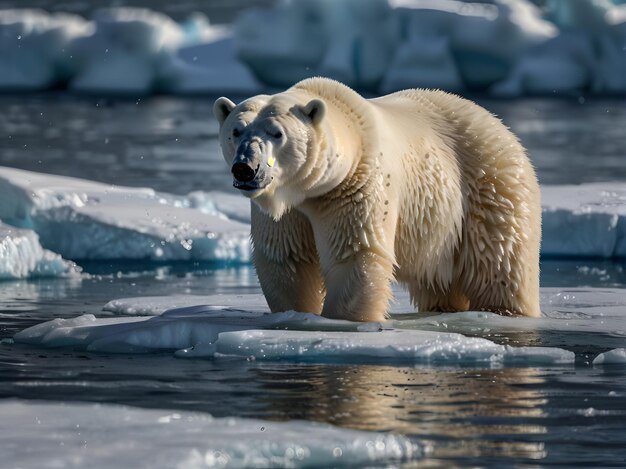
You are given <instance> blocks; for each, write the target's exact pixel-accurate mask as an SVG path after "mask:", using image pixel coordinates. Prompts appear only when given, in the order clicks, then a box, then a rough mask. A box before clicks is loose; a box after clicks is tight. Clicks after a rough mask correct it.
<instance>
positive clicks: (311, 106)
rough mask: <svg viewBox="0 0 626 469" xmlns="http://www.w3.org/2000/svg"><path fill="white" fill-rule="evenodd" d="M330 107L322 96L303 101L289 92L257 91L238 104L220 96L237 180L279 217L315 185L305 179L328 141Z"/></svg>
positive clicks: (224, 137)
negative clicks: (323, 128)
mask: <svg viewBox="0 0 626 469" xmlns="http://www.w3.org/2000/svg"><path fill="white" fill-rule="evenodd" d="M325 111H326V107H325V104H324V102H323V101H322V100H320V99H310V100H304V101H303V100H302V99H298V98H297V97H296V96H293V95H290V94H287V93H283V94H278V95H274V96H266V95H261V96H256V97H254V98H250V99H248V100H246V101H243V102H242V103H240V104H239V105H235V103H233V102H232V101H231V100H229V99H228V98H224V97H222V98H219V99H218V100H217V101H215V104H214V106H213V112H214V114H215V117H216V118H217V120H218V122H219V124H220V135H219V138H220V145H221V147H222V153H223V155H224V159H225V160H226V163H227V164H228V165H229V167H230V168H231V172H232V175H233V186H234V187H235V188H237V189H239V191H240V192H242V193H243V194H244V195H245V196H247V197H249V198H251V199H254V201H255V202H256V203H257V204H258V205H259V207H260V208H261V209H262V210H264V211H265V212H266V213H268V214H270V215H272V216H273V217H274V218H275V219H279V218H280V217H281V216H282V215H283V214H284V213H285V212H286V211H288V210H289V209H290V208H292V207H294V206H297V205H299V204H301V203H302V202H303V201H304V200H305V199H306V198H307V197H308V196H310V195H311V193H312V191H313V192H314V191H315V189H316V188H315V187H314V186H315V184H313V185H310V184H306V183H304V180H305V179H306V177H307V176H308V175H309V174H310V172H311V168H312V167H315V166H316V164H315V163H316V160H317V158H318V157H319V155H318V152H319V148H320V144H321V142H322V141H324V135H323V132H322V131H321V129H320V127H321V123H322V121H323V119H324V114H325ZM303 183H304V184H303Z"/></svg>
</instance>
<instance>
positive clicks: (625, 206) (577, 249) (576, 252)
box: [541, 182, 626, 258]
mask: <svg viewBox="0 0 626 469" xmlns="http://www.w3.org/2000/svg"><path fill="white" fill-rule="evenodd" d="M541 193H542V205H543V223H542V242H541V253H542V255H543V256H546V255H548V256H572V257H576V256H588V257H621V258H623V257H625V256H626V185H624V184H621V183H604V182H602V183H589V184H582V185H579V186H543V187H542V188H541Z"/></svg>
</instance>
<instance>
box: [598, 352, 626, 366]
mask: <svg viewBox="0 0 626 469" xmlns="http://www.w3.org/2000/svg"><path fill="white" fill-rule="evenodd" d="M593 364H594V365H626V348H616V349H613V350H609V351H608V352H604V353H601V354H600V355H598V356H597V357H596V358H594V360H593Z"/></svg>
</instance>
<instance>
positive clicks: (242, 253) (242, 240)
mask: <svg viewBox="0 0 626 469" xmlns="http://www.w3.org/2000/svg"><path fill="white" fill-rule="evenodd" d="M0 195H1V197H2V205H0V220H2V221H4V222H5V223H7V224H10V225H13V226H16V227H20V228H27V229H32V230H33V231H35V232H36V233H37V234H38V235H39V239H40V241H41V244H42V246H44V247H45V248H46V249H49V250H51V251H54V252H56V253H58V254H61V255H62V256H63V257H65V258H66V259H72V260H75V259H150V260H178V259H180V260H209V261H236V262H248V261H249V259H250V243H249V231H250V230H249V225H248V224H244V223H241V222H238V221H235V220H230V219H229V218H228V217H227V216H226V215H224V214H223V213H222V212H220V211H218V210H217V209H213V208H212V207H214V206H215V204H213V205H212V204H210V203H209V202H208V201H207V200H206V199H204V200H203V203H202V207H201V208H195V209H194V208H190V207H189V206H190V204H191V202H190V201H189V200H188V199H186V198H185V197H176V196H172V195H168V194H160V193H158V192H155V191H154V190H152V189H141V188H129V187H119V186H113V185H108V184H101V183H96V182H91V181H85V180H81V179H75V178H69V177H63V176H52V175H49V174H40V173H33V172H29V171H22V170H18V169H12V168H3V167H0ZM216 198H219V197H217V196H216ZM242 203H243V204H244V205H243V207H245V208H243V209H242V210H243V211H244V212H245V211H249V207H248V206H247V204H249V202H247V201H246V200H245V199H244V198H242ZM218 204H219V202H218ZM239 207H241V206H239Z"/></svg>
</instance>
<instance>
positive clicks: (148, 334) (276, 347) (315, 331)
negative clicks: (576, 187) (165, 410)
mask: <svg viewBox="0 0 626 469" xmlns="http://www.w3.org/2000/svg"><path fill="white" fill-rule="evenodd" d="M552 299H554V298H552ZM224 300H226V298H224V297H220V296H209V297H192V298H184V297H177V298H171V297H168V298H161V299H159V298H157V297H151V298H136V299H125V300H117V301H114V302H112V303H109V304H108V305H107V306H106V308H105V309H106V310H107V311H111V312H115V313H117V314H120V313H123V314H129V313H135V314H142V315H143V316H129V317H103V318H96V317H95V316H94V315H83V316H79V317H77V318H73V319H55V320H52V321H48V322H45V323H42V324H38V325H36V326H33V327H30V328H28V329H26V330H24V331H22V332H20V333H18V334H16V335H15V338H14V339H15V341H16V342H18V343H25V344H31V345H37V346H43V347H71V348H73V349H78V350H87V351H92V352H113V353H147V352H154V351H167V350H169V351H176V356H178V357H205V358H221V357H240V358H245V359H251V358H252V359H255V360H269V361H275V360H291V361H309V362H356V363H363V362H379V361H383V362H390V363H416V364H417V363H422V364H429V365H467V364H472V365H479V366H509V365H515V366H519V365H523V366H526V365H546V364H572V363H573V362H574V354H573V353H572V352H571V351H568V350H564V349H561V348H558V347H523V346H520V347H514V346H509V345H501V344H498V343H495V342H493V341H491V340H489V339H487V338H482V337H469V336H467V335H464V334H469V335H476V333H477V332H478V333H479V334H482V335H486V336H488V335H489V334H487V332H488V331H492V332H493V331H495V332H497V331H498V330H501V331H505V330H510V329H511V328H513V329H516V328H517V329H522V330H524V329H527V330H532V329H533V328H535V329H537V330H541V329H542V328H541V323H542V321H545V323H546V328H552V329H554V330H558V328H559V327H565V328H566V329H567V328H568V327H569V325H568V324H569V321H570V320H573V321H574V322H575V321H576V319H577V318H578V317H577V316H576V314H573V313H568V314H566V315H565V316H564V317H563V318H562V319H563V320H562V321H561V322H562V324H561V325H560V326H559V325H558V324H556V323H555V319H554V318H551V317H550V313H547V315H546V317H545V318H541V319H532V320H530V319H529V321H532V322H533V324H529V323H528V322H527V321H526V322H524V318H503V317H500V316H497V315H495V314H492V313H476V312H468V313H456V314H442V315H438V316H426V317H423V318H422V317H419V318H418V319H414V318H413V316H412V315H409V316H407V315H406V314H394V315H393V316H392V320H391V321H388V322H387V323H367V324H363V323H354V322H349V321H339V320H330V319H325V318H322V317H319V316H316V315H314V314H308V313H298V312H286V313H275V314H270V313H269V312H268V311H267V306H266V305H265V304H264V302H263V297H262V296H261V295H240V296H239V297H238V298H237V299H236V300H234V299H232V298H231V299H230V300H228V301H224ZM402 300H404V301H402V303H403V304H404V303H405V302H406V298H402ZM192 303H195V305H193V306H182V307H178V308H175V309H170V310H165V311H164V309H165V308H167V306H171V305H181V304H182V305H185V304H192ZM228 303H230V305H228ZM142 306H143V308H142ZM406 306H408V305H405V307H406ZM147 314H153V315H154V316H152V317H151V316H146V315H147ZM622 318H623V315H622ZM604 319H605V320H606V325H604V321H603V322H602V325H601V324H598V326H597V327H599V328H600V329H603V328H604V329H605V328H606V327H609V325H610V327H612V328H614V323H613V322H612V321H611V320H610V318H609V317H606V318H604ZM518 321H521V322H518ZM557 322H558V321H557ZM446 323H448V324H446ZM444 325H445V327H443V326H444ZM486 326H489V329H488V330H487V329H485V327H486ZM591 327H593V326H591ZM453 331H454V332H453Z"/></svg>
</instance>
